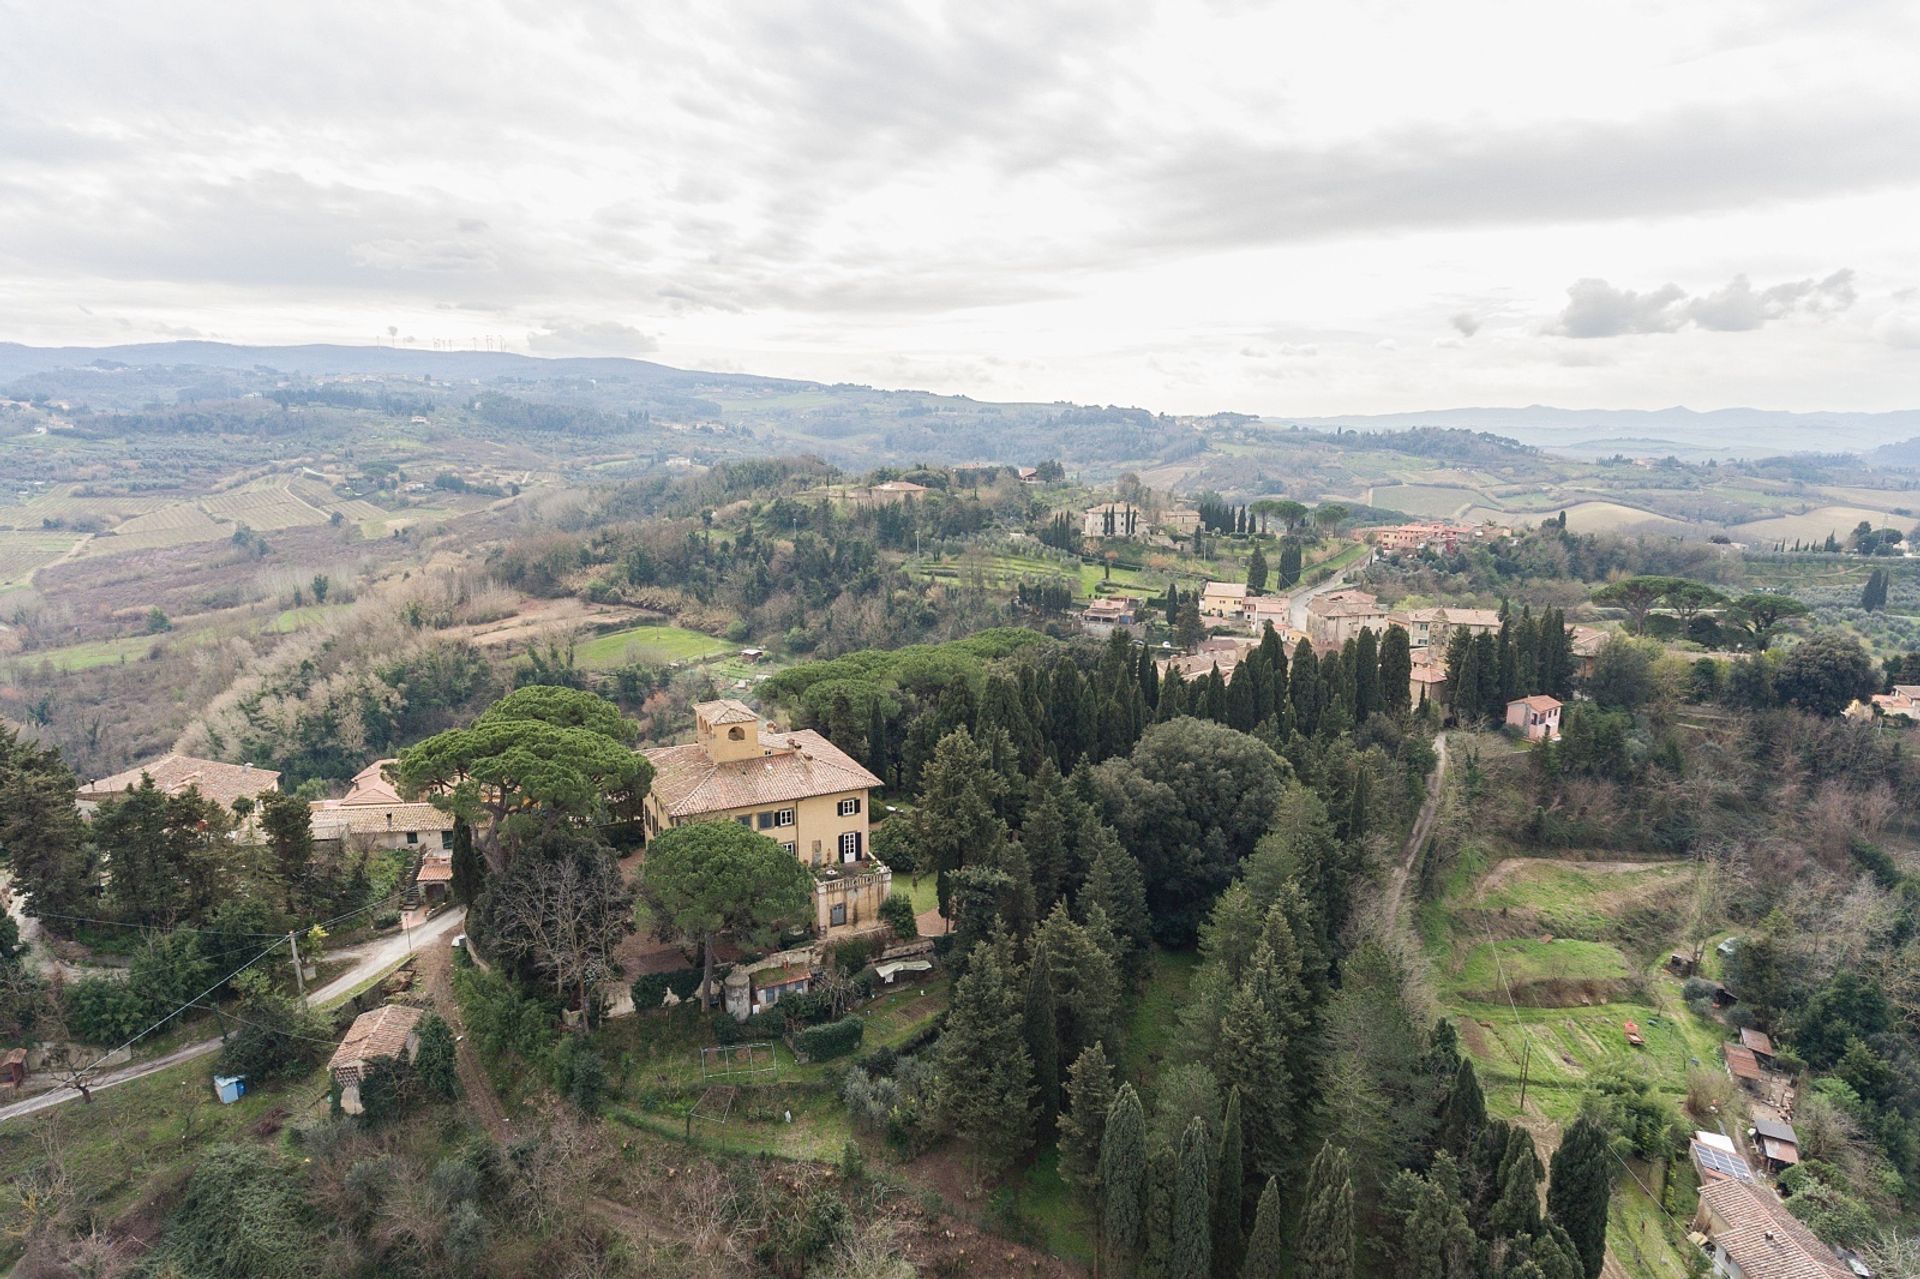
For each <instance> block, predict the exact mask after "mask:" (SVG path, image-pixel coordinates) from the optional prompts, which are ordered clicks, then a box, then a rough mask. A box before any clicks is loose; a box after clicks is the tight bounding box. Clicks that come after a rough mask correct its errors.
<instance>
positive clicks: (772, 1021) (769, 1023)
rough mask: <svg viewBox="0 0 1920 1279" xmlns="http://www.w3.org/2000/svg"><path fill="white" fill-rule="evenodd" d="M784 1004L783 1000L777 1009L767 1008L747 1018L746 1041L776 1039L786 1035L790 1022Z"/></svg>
mask: <svg viewBox="0 0 1920 1279" xmlns="http://www.w3.org/2000/svg"><path fill="white" fill-rule="evenodd" d="M786 1003H787V1001H786V1000H784V999H783V1000H781V1001H780V1005H779V1007H777V1008H768V1009H766V1010H765V1011H763V1012H757V1013H754V1014H752V1015H751V1016H749V1017H748V1018H747V1020H746V1037H747V1038H748V1039H778V1038H780V1037H781V1036H782V1035H784V1034H786V1033H787V1026H788V1024H789V1022H790V1021H791V1020H792V1019H791V1018H790V1017H789V1016H788V1015H787V1007H786Z"/></svg>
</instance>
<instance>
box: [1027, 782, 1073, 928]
mask: <svg viewBox="0 0 1920 1279" xmlns="http://www.w3.org/2000/svg"><path fill="white" fill-rule="evenodd" d="M1066 789H1067V788H1066V783H1065V782H1063V781H1062V780H1061V778H1060V771H1059V770H1058V769H1056V768H1055V767H1054V766H1053V761H1052V760H1051V759H1043V760H1041V761H1040V767H1039V769H1038V770H1037V771H1036V772H1035V773H1034V775H1033V783H1032V786H1031V788H1030V789H1029V790H1028V792H1027V811H1026V820H1025V821H1024V822H1023V823H1022V825H1021V827H1020V844H1021V846H1022V847H1023V848H1025V849H1026V850H1027V866H1028V869H1029V870H1031V871H1032V872H1033V899H1034V904H1035V906H1036V907H1038V908H1039V909H1040V910H1042V911H1045V910H1046V909H1047V908H1048V907H1050V906H1052V905H1053V903H1054V902H1056V901H1058V900H1059V898H1060V894H1061V891H1062V889H1063V886H1064V885H1065V883H1066V879H1067V872H1068V869H1069V867H1068V863H1069V862H1070V860H1071V849H1070V845H1069V832H1068V829H1067V813H1066Z"/></svg>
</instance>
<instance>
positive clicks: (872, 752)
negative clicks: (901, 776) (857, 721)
mask: <svg viewBox="0 0 1920 1279" xmlns="http://www.w3.org/2000/svg"><path fill="white" fill-rule="evenodd" d="M867 767H868V768H869V769H871V770H872V772H873V775H874V776H875V777H878V778H879V779H880V783H881V785H883V786H884V785H886V783H887V779H888V778H890V777H892V776H893V736H892V734H891V733H890V732H889V731H888V728H887V708H886V707H885V706H884V705H882V704H881V701H880V699H879V698H878V697H874V698H870V699H869V700H868V702H867Z"/></svg>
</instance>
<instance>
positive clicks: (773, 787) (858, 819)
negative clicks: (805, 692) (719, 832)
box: [645, 698, 893, 935]
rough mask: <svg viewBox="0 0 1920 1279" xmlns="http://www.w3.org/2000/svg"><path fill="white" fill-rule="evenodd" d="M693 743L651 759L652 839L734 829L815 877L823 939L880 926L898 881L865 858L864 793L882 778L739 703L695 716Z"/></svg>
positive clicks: (814, 737) (716, 705) (726, 702)
mask: <svg viewBox="0 0 1920 1279" xmlns="http://www.w3.org/2000/svg"><path fill="white" fill-rule="evenodd" d="M693 718H694V740H693V741H692V742H690V743H688V744H687V745H685V746H665V747H660V748H658V749H655V750H650V751H647V752H646V756H647V761H648V762H649V763H651V764H652V765H653V774H654V776H653V786H652V788H651V789H650V790H649V791H648V792H647V799H646V816H645V822H646V833H647V838H649V839H652V838H653V837H654V836H656V835H658V834H659V833H660V832H661V831H664V830H669V829H671V828H672V827H675V826H684V825H687V824H688V823H690V822H711V821H733V822H739V823H740V824H741V825H742V826H745V827H746V828H747V829H748V830H751V831H755V832H757V833H759V834H762V835H765V836H767V837H768V838H769V839H772V840H774V841H776V842H777V843H779V845H780V846H781V847H782V848H784V849H786V850H787V851H788V852H789V853H792V854H793V855H794V856H795V857H798V858H799V859H800V860H801V861H802V862H804V863H806V864H807V865H808V866H811V867H813V868H814V871H815V884H814V901H815V906H816V918H815V921H814V926H815V928H816V930H817V931H819V932H820V933H822V934H823V935H836V934H839V933H842V932H844V931H847V930H856V931H857V930H864V929H867V928H872V927H874V926H876V925H877V923H878V919H879V910H880V903H881V902H883V901H885V900H886V897H887V893H888V891H889V890H890V889H891V888H892V885H893V876H892V872H891V871H889V870H888V869H887V868H886V867H885V866H879V865H877V864H876V863H874V862H873V861H872V859H871V858H870V857H869V856H868V851H867V792H868V791H869V790H871V789H872V788H873V787H876V786H878V785H880V779H879V778H877V777H875V776H874V775H873V774H872V773H870V772H868V771H867V770H866V769H865V768H864V767H862V766H861V765H860V764H859V762H857V761H856V760H854V759H853V758H852V757H851V756H849V755H847V754H846V753H845V752H844V751H842V750H841V749H840V748H839V747H837V746H835V745H834V744H833V743H832V742H830V741H828V740H827V739H826V738H824V737H822V736H821V735H820V734H818V733H816V732H814V731H813V730H812V729H800V730H798V731H795V732H791V733H783V732H779V731H777V730H776V729H774V728H773V727H772V726H771V725H763V724H762V723H761V722H760V717H759V716H758V715H756V714H755V713H754V712H753V710H752V709H750V708H749V707H748V706H746V705H745V704H744V703H742V702H738V701H735V700H734V699H732V698H725V699H722V700H720V701H717V702H702V703H700V704H699V705H698V706H695V707H694V708H693Z"/></svg>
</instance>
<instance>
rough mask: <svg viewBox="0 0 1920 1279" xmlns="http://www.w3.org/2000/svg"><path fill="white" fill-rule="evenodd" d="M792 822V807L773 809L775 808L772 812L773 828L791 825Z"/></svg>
mask: <svg viewBox="0 0 1920 1279" xmlns="http://www.w3.org/2000/svg"><path fill="white" fill-rule="evenodd" d="M793 823H794V810H793V809H791V808H777V809H775V810H774V812H773V826H774V829H775V830H778V829H779V828H780V827H782V826H791V825H793Z"/></svg>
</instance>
